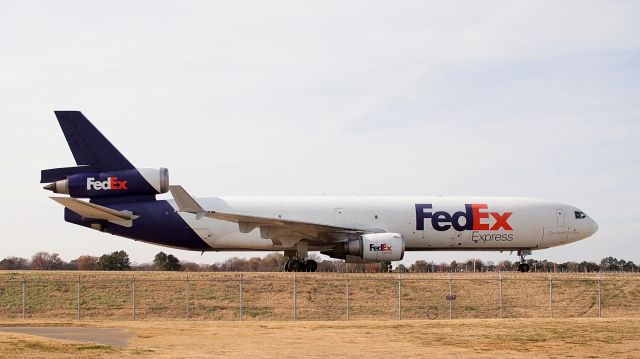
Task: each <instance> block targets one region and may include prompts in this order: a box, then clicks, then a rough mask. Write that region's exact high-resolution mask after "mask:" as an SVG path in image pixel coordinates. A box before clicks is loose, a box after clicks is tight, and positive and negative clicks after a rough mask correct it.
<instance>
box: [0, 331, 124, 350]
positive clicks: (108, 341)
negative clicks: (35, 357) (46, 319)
mask: <svg viewBox="0 0 640 359" xmlns="http://www.w3.org/2000/svg"><path fill="white" fill-rule="evenodd" d="M0 332H8V333H19V334H28V335H36V336H39V337H45V338H49V339H56V340H69V341H74V342H86V343H97V344H103V345H108V346H113V347H118V348H123V347H125V346H126V345H127V343H128V342H129V340H130V339H131V338H132V337H133V334H132V333H131V332H130V331H128V330H126V329H117V328H91V327H0Z"/></svg>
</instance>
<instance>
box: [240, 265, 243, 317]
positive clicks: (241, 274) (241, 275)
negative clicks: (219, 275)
mask: <svg viewBox="0 0 640 359" xmlns="http://www.w3.org/2000/svg"><path fill="white" fill-rule="evenodd" d="M242 284H243V273H240V321H242Z"/></svg>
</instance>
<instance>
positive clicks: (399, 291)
mask: <svg viewBox="0 0 640 359" xmlns="http://www.w3.org/2000/svg"><path fill="white" fill-rule="evenodd" d="M400 283H401V282H400V279H398V320H402V286H401V284H400Z"/></svg>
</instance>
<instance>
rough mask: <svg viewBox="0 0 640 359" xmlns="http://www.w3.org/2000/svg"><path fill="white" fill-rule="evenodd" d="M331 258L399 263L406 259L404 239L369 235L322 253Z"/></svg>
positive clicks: (390, 235)
mask: <svg viewBox="0 0 640 359" xmlns="http://www.w3.org/2000/svg"><path fill="white" fill-rule="evenodd" d="M321 253H322V254H326V255H328V256H330V257H331V258H338V259H344V260H346V261H347V262H351V261H358V260H360V261H371V262H384V261H399V260H401V259H402V258H403V257H404V239H403V238H402V236H401V235H400V234H398V233H369V234H363V235H362V236H360V238H358V239H352V240H350V241H348V242H343V243H340V244H339V245H336V246H335V247H333V249H332V250H328V251H322V252H321Z"/></svg>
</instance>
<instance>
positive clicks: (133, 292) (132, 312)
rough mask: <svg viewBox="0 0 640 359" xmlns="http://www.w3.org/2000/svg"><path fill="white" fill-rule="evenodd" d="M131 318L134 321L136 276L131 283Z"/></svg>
mask: <svg viewBox="0 0 640 359" xmlns="http://www.w3.org/2000/svg"><path fill="white" fill-rule="evenodd" d="M131 317H132V319H133V320H136V276H135V275H134V276H133V280H132V281H131Z"/></svg>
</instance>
